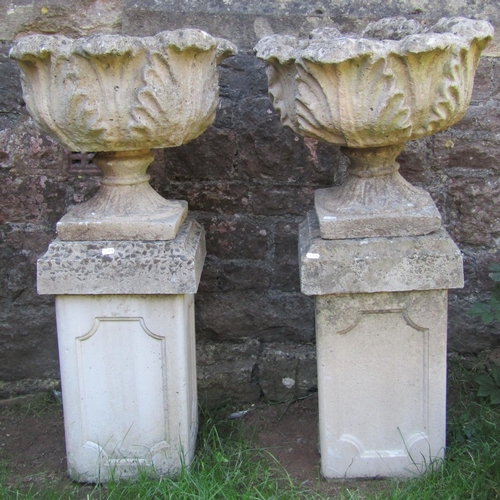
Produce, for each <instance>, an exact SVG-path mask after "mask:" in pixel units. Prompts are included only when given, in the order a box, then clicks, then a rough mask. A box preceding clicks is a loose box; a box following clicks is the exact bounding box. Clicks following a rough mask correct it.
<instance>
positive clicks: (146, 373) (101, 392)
mask: <svg viewBox="0 0 500 500" xmlns="http://www.w3.org/2000/svg"><path fill="white" fill-rule="evenodd" d="M164 342H165V337H164V336H160V335H155V334H154V333H153V332H151V331H150V330H149V329H148V328H147V326H146V323H145V320H144V318H127V317H122V318H96V319H95V322H94V325H93V327H92V329H91V330H90V331H89V332H88V333H87V334H86V335H84V336H83V337H78V338H77V339H76V353H77V362H78V372H79V383H80V397H81V398H83V399H84V400H85V401H87V404H86V405H84V406H82V407H81V412H82V424H83V427H84V431H83V432H84V434H83V437H84V440H85V441H86V442H87V443H88V444H89V445H90V443H95V444H96V445H98V446H99V447H100V448H101V449H102V450H103V451H104V452H106V454H107V456H108V457H109V458H124V457H128V458H133V457H135V456H138V457H142V456H144V449H145V448H152V447H153V446H154V445H156V444H158V441H159V440H158V429H161V428H163V429H165V439H166V438H167V425H166V424H167V422H166V421H165V414H164V412H165V409H164V408H165V405H164V400H163V385H164V381H165V379H166V376H167V374H166V373H165V372H164V367H166V366H167V364H166V360H164V359H163V358H164V352H165V349H164V346H163V343H164ZM97 409H98V410H97ZM108 422H113V425H112V426H111V427H110V426H109V424H107V423H108ZM104 423H106V424H104Z"/></svg>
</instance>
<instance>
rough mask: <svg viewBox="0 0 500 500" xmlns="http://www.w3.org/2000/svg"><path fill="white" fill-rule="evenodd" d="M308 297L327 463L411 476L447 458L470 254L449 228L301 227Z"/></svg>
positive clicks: (350, 472)
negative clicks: (412, 231)
mask: <svg viewBox="0 0 500 500" xmlns="http://www.w3.org/2000/svg"><path fill="white" fill-rule="evenodd" d="M299 246H300V275H301V285H302V291H303V293H305V294H307V295H315V296H316V298H315V302H316V349H317V359H318V393H319V414H320V422H319V429H320V450H321V469H322V473H323V475H324V476H325V477H326V478H357V477H405V476H410V477H411V476H413V475H416V474H420V473H422V472H424V471H425V470H426V469H427V468H428V467H430V466H431V465H434V464H436V462H439V461H440V460H441V459H442V458H443V457H444V452H445V444H446V442H445V430H446V425H445V421H446V336H447V296H448V288H459V287H462V286H463V271H462V259H461V255H460V252H459V250H458V248H457V247H456V245H455V244H454V243H453V242H452V241H451V239H450V238H449V236H448V235H447V234H446V232H445V231H444V230H439V231H437V232H436V233H433V234H430V235H427V236H413V237H399V238H365V239H353V240H323V239H321V237H320V234H319V227H318V223H317V219H316V216H315V214H314V213H311V214H309V216H308V218H307V219H306V220H305V221H304V222H303V224H302V225H301V232H300V244H299Z"/></svg>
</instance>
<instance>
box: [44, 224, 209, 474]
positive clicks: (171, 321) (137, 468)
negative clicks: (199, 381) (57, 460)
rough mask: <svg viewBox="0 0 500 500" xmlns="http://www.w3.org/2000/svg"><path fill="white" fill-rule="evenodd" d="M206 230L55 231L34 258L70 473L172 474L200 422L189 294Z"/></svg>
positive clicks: (187, 458)
mask: <svg viewBox="0 0 500 500" xmlns="http://www.w3.org/2000/svg"><path fill="white" fill-rule="evenodd" d="M204 259H205V239H204V231H203V228H202V226H200V225H199V224H198V223H197V222H196V221H194V220H192V219H190V218H188V220H187V221H186V222H185V223H184V224H183V225H182V227H181V229H180V230H179V233H178V235H177V237H176V238H175V240H172V241H149V242H148V241H97V242H95V241H72V242H70V241H59V240H56V241H54V242H52V243H51V245H50V247H49V250H48V251H47V253H46V254H45V255H44V256H43V257H42V258H41V259H39V261H38V291H39V293H42V294H54V295H56V316H57V335H58V342H59V359H60V364H61V382H62V395H63V408H64V424H65V433H66V451H67V459H68V470H69V474H70V476H71V477H72V478H73V479H75V480H76V481H81V482H106V481H108V480H109V479H110V478H114V479H120V478H136V477H137V476H138V475H139V474H140V473H142V472H145V473H148V474H151V475H174V474H177V473H178V472H179V471H180V469H181V467H182V466H183V465H186V466H189V464H190V462H191V460H192V458H193V454H194V448H195V440H196V431H197V397H196V355H195V352H196V351H195V330H194V303H193V297H194V293H195V292H196V290H197V287H198V283H199V279H200V274H201V270H202V267H203V262H204Z"/></svg>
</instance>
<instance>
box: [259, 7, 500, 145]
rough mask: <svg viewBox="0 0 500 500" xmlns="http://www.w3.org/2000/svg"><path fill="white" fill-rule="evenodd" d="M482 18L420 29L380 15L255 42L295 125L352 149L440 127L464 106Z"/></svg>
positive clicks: (278, 101)
mask: <svg viewBox="0 0 500 500" xmlns="http://www.w3.org/2000/svg"><path fill="white" fill-rule="evenodd" d="M492 37H493V27H492V26H491V25H490V24H489V23H488V22H487V21H478V20H470V19H466V18H461V17H455V18H449V19H447V18H443V19H441V20H440V21H438V22H437V23H436V24H435V25H434V26H432V27H430V28H425V27H423V26H421V25H420V24H419V23H418V22H416V21H414V20H407V19H405V18H402V17H399V18H387V19H382V20H380V21H378V22H376V23H371V24H369V25H368V27H367V28H366V29H365V30H364V31H363V32H362V33H361V34H355V35H343V34H341V33H340V31H338V30H337V29H336V28H328V27H327V28H318V29H316V30H314V31H313V32H312V33H311V35H310V37H309V39H299V38H296V37H294V36H290V35H271V36H268V37H265V38H263V39H262V40H261V41H260V42H259V43H258V44H257V45H256V47H255V52H256V55H257V57H259V58H261V59H263V60H264V61H266V62H267V63H268V66H267V74H268V80H269V94H270V97H271V100H272V101H273V104H274V107H275V108H276V109H277V110H278V112H279V113H280V118H281V121H282V123H283V124H284V125H287V126H289V127H290V128H292V130H294V131H295V132H296V133H298V134H300V135H304V136H308V137H313V138H316V139H319V140H323V141H326V142H330V143H333V144H339V145H343V146H347V147H354V148H367V147H379V146H389V145H395V144H401V143H404V142H406V141H408V140H410V139H417V138H420V137H424V136H426V135H430V134H433V133H435V132H438V131H441V130H444V129H446V128H448V127H450V126H451V125H453V124H454V123H455V122H457V121H458V120H460V119H461V118H462V116H463V115H464V114H465V111H466V109H467V107H468V105H469V102H470V98H471V92H472V85H473V79H474V73H475V69H476V67H477V64H478V61H479V57H480V54H481V51H482V50H483V49H484V48H485V47H486V46H487V45H488V43H489V42H490V41H491V39H492Z"/></svg>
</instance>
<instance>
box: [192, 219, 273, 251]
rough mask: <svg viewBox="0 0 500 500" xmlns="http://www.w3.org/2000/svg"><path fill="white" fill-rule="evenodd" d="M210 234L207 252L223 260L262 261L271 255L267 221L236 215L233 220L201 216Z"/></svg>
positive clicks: (208, 234) (201, 220)
mask: <svg viewBox="0 0 500 500" xmlns="http://www.w3.org/2000/svg"><path fill="white" fill-rule="evenodd" d="M198 220H200V222H202V223H203V224H204V226H205V229H206V231H207V252H208V253H209V254H210V255H213V256H214V257H218V258H221V259H248V260H263V259H265V258H266V256H267V254H268V252H269V246H270V241H269V240H270V238H269V232H270V226H269V223H268V222H267V221H262V219H261V220H256V219H254V218H250V217H245V216H241V215H239V214H238V215H236V216H235V217H233V218H230V217H225V216H220V217H217V216H214V217H210V218H206V217H203V216H201V215H200V216H198Z"/></svg>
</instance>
